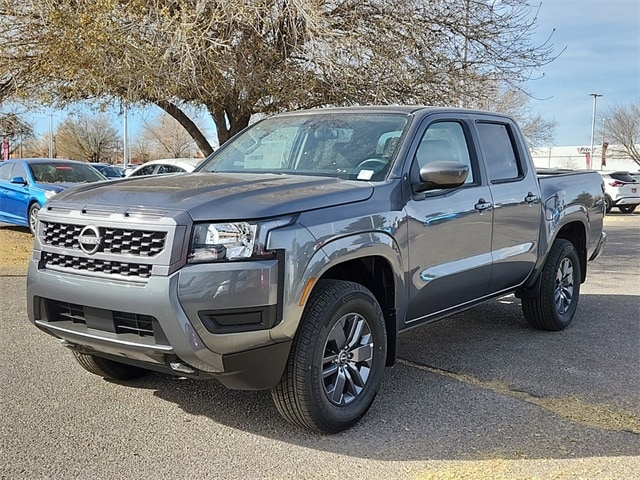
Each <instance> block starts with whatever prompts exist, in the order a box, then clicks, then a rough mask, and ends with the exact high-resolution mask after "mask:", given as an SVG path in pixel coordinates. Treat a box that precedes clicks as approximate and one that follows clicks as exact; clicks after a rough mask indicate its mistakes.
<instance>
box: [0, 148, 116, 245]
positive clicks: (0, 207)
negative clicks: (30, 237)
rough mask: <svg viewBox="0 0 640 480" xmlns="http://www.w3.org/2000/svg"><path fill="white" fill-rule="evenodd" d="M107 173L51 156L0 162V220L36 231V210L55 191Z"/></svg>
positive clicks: (97, 180) (97, 178)
mask: <svg viewBox="0 0 640 480" xmlns="http://www.w3.org/2000/svg"><path fill="white" fill-rule="evenodd" d="M101 180H106V177H105V176H104V175H102V174H101V173H100V172H98V171H97V170H96V169H95V168H92V167H91V166H90V165H89V164H88V163H86V162H77V161H74V160H61V159H51V158H29V159H26V158H25V159H19V160H8V161H4V162H2V163H0V221H1V222H5V223H11V224H13V225H20V226H24V227H29V229H30V230H31V233H35V225H36V219H37V216H38V210H40V208H42V205H44V203H45V202H46V201H47V200H48V199H50V198H51V197H53V196H54V195H55V194H56V193H58V192H61V191H62V190H65V189H67V188H69V187H71V186H72V185H75V184H79V183H89V182H99V181H101Z"/></svg>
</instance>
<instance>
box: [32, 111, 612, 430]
mask: <svg viewBox="0 0 640 480" xmlns="http://www.w3.org/2000/svg"><path fill="white" fill-rule="evenodd" d="M603 212H604V201H603V190H602V179H601V177H600V175H598V173H596V172H577V173H558V174H553V172H547V173H545V174H538V173H537V172H536V171H535V169H534V166H533V164H532V162H531V159H530V156H529V153H528V150H527V146H526V145H525V141H524V140H523V137H522V135H521V133H520V131H519V129H518V127H517V125H516V124H515V122H514V121H513V120H512V119H511V118H509V117H506V116H502V115H497V114H492V113H487V112H478V111H471V110H460V109H444V108H434V107H408V106H395V107H362V108H343V109H318V110H312V111H301V112H293V113H287V114H282V115H276V116H273V117H270V118H267V119H265V120H263V121H261V122H258V123H256V124H254V125H252V126H251V127H249V128H248V129H246V130H245V131H243V132H241V133H240V134H238V135H237V136H236V137H235V138H233V139H232V140H231V141H229V142H227V143H226V144H225V145H224V146H223V147H222V148H220V149H219V150H218V151H216V152H215V153H214V154H213V155H212V156H211V157H210V158H208V159H207V160H206V161H204V162H203V164H201V165H200V166H199V167H198V168H197V170H196V171H195V172H194V173H190V174H179V175H159V176H155V177H147V178H135V179H124V180H116V181H113V182H104V183H102V184H99V185H97V186H96V184H93V185H91V186H80V187H76V188H73V189H70V190H68V191H67V192H64V193H61V194H58V195H56V196H55V197H53V199H51V200H50V201H49V202H48V203H47V204H46V205H45V206H44V208H42V209H41V210H40V213H39V220H38V225H37V232H36V237H35V245H34V251H33V256H32V259H31V261H30V265H29V273H28V287H27V290H28V291H27V295H28V314H29V318H30V320H31V321H32V322H33V323H34V324H35V325H36V326H37V327H38V328H40V329H42V330H43V331H45V332H47V333H49V334H51V335H53V336H54V337H57V338H58V339H59V340H60V342H61V343H62V344H63V345H64V346H66V347H69V348H70V349H71V350H72V351H73V354H74V356H75V358H76V359H77V361H78V362H79V363H80V365H82V367H84V368H85V369H86V370H88V371H89V372H92V373H95V374H98V375H101V376H104V377H108V378H112V379H120V380H123V379H133V378H136V377H140V376H142V375H144V374H146V373H148V372H149V371H150V370H159V371H162V372H170V373H173V374H176V375H180V376H186V377H192V378H201V379H215V380H217V381H219V382H220V383H222V384H223V385H225V386H226V387H228V388H231V389H271V392H272V396H273V399H274V402H275V404H276V406H277V408H278V410H279V412H280V413H281V414H282V415H283V416H284V417H285V418H286V419H287V420H289V421H291V422H293V423H295V424H297V425H300V426H303V427H307V428H310V429H313V430H317V431H321V432H338V431H341V430H344V429H346V428H348V427H350V426H352V425H353V424H355V423H356V422H357V421H358V420H359V419H360V418H361V417H362V416H363V415H364V414H365V413H366V412H367V410H368V408H369V406H370V405H371V403H372V402H373V400H374V397H375V396H376V392H377V391H378V388H379V386H380V383H381V380H382V377H383V371H384V367H385V366H389V365H392V364H393V362H394V359H395V351H396V339H397V335H398V334H399V333H400V332H402V331H403V330H407V329H408V328H411V327H415V326H417V325H423V324H427V323H429V322H433V321H436V320H439V319H442V318H444V317H447V316H449V315H452V314H454V313H456V312H460V311H461V310H465V309H468V308H470V307H473V306H474V305H478V304H479V303H481V302H486V301H487V300H489V299H492V298H495V297H498V296H502V295H506V294H510V293H515V295H516V296H517V297H519V298H520V299H521V300H522V310H523V312H524V316H525V318H526V319H527V321H528V322H529V323H530V324H531V326H533V327H535V328H540V329H544V330H560V329H563V328H565V327H566V326H567V325H568V324H569V323H570V322H571V320H572V318H573V316H574V314H575V311H576V307H577V305H578V296H579V292H580V285H581V283H583V282H584V281H585V277H586V271H587V262H588V261H590V260H593V259H595V258H596V257H597V256H598V255H599V253H600V252H601V250H602V247H603V245H604V243H605V239H606V235H605V233H604V232H603V231H602V223H603V214H604V213H603Z"/></svg>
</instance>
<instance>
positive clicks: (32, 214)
mask: <svg viewBox="0 0 640 480" xmlns="http://www.w3.org/2000/svg"><path fill="white" fill-rule="evenodd" d="M39 210H40V205H38V204H37V203H32V204H31V206H30V207H29V212H28V214H27V222H28V223H29V230H30V231H31V234H32V235H35V234H36V222H37V221H38V211H39Z"/></svg>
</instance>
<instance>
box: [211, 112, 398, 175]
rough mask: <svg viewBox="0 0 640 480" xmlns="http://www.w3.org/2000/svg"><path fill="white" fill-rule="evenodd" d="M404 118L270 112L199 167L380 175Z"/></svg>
mask: <svg viewBox="0 0 640 480" xmlns="http://www.w3.org/2000/svg"><path fill="white" fill-rule="evenodd" d="M408 120H409V117H408V116H407V115H404V114H377V115H373V114H371V113H367V114H357V113H326V114H322V113H314V114H309V115H293V116H283V117H277V116H276V117H271V118H268V119H266V120H263V121H262V122H259V123H256V124H254V125H253V126H252V127H250V128H249V129H247V130H246V131H245V132H243V133H242V134H240V135H239V136H237V137H235V138H234V139H232V140H231V141H229V142H228V143H227V144H225V145H224V146H223V148H221V149H219V150H218V151H217V152H216V153H215V154H213V155H212V156H211V157H210V158H209V160H208V161H206V162H205V163H204V164H203V165H202V166H201V167H200V168H199V169H198V171H201V172H231V173H241V172H242V173H283V174H294V175H322V176H331V177H339V178H345V179H351V180H364V181H369V180H382V179H384V178H385V176H386V174H387V172H388V171H389V169H390V168H391V164H392V160H393V158H394V155H395V152H396V150H397V149H398V145H399V143H400V142H399V140H400V137H401V136H402V134H403V132H404V129H405V127H406V126H407V124H408Z"/></svg>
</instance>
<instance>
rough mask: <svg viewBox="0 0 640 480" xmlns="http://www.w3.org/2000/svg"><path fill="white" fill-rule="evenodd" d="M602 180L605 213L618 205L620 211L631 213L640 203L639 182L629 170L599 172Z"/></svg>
mask: <svg viewBox="0 0 640 480" xmlns="http://www.w3.org/2000/svg"><path fill="white" fill-rule="evenodd" d="M600 175H602V178H603V180H604V193H605V195H604V197H605V202H606V206H607V213H609V212H610V211H611V209H612V208H613V207H618V208H619V209H620V211H621V212H622V213H632V212H633V211H634V210H635V209H636V207H637V206H638V204H640V183H638V182H637V181H636V179H635V178H633V177H632V176H631V174H630V173H629V172H623V171H618V172H600Z"/></svg>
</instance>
